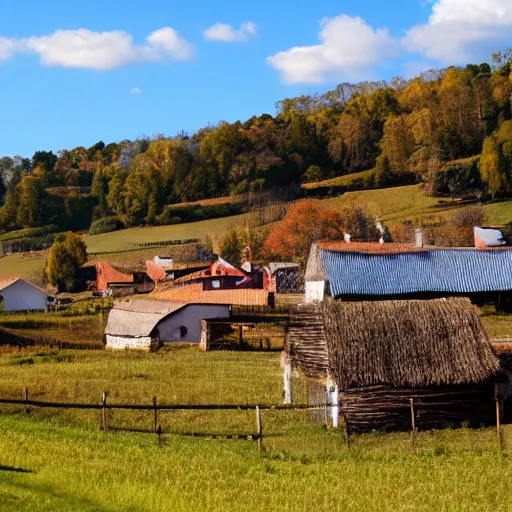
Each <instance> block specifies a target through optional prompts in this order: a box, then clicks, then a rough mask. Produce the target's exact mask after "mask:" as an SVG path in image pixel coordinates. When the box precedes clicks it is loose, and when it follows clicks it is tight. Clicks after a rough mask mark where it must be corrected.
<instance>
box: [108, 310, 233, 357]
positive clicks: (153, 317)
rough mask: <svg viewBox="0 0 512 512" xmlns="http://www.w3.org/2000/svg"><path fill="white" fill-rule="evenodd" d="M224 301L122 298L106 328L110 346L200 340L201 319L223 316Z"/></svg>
mask: <svg viewBox="0 0 512 512" xmlns="http://www.w3.org/2000/svg"><path fill="white" fill-rule="evenodd" d="M230 315H231V308H230V307H229V305H224V304H186V303H183V302H163V301H153V300H124V301H119V302H117V303H116V304H115V306H114V308H113V309H112V310H111V311H110V313H109V316H108V322H107V326H106V328H105V335H106V346H107V347H108V348H112V349H127V348H131V349H143V350H154V349H157V348H158V347H159V346H160V345H161V344H162V343H172V342H182V343H183V342H187V343H198V344H199V342H200V341H201V320H208V319H226V318H229V317H230Z"/></svg>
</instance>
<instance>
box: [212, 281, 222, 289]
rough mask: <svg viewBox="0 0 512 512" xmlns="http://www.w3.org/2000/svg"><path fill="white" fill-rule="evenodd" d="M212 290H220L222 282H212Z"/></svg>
mask: <svg viewBox="0 0 512 512" xmlns="http://www.w3.org/2000/svg"><path fill="white" fill-rule="evenodd" d="M212 288H214V289H216V290H218V289H219V288H220V281H219V280H218V279H215V280H214V281H212Z"/></svg>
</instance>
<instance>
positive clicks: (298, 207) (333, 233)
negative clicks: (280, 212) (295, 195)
mask: <svg viewBox="0 0 512 512" xmlns="http://www.w3.org/2000/svg"><path fill="white" fill-rule="evenodd" d="M343 234H344V230H343V222H342V217H341V215H340V214H339V213H337V212H335V211H333V210H329V209H327V208H324V207H322V206H321V204H320V203H319V202H318V201H313V200H304V201H299V202H297V203H295V204H293V205H292V206H290V208H289V209H288V212H287V214H286V216H285V218H284V219H283V220H282V221H281V222H280V223H279V224H278V226H276V227H275V228H274V229H273V230H272V232H271V233H270V234H269V236H268V238H267V240H266V241H265V245H264V249H265V250H266V251H267V252H268V253H269V254H271V255H275V256H277V257H279V258H283V259H286V260H290V259H293V258H306V257H307V255H308V253H309V249H310V247H311V244H312V243H313V242H315V241H317V240H322V239H326V240H341V239H343Z"/></svg>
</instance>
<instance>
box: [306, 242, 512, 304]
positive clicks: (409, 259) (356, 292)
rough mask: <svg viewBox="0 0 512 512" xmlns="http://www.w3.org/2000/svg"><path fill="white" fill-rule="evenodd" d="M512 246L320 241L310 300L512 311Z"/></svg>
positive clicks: (313, 254) (309, 274)
mask: <svg viewBox="0 0 512 512" xmlns="http://www.w3.org/2000/svg"><path fill="white" fill-rule="evenodd" d="M511 269H512V248H510V247H494V248H487V249H475V248H460V249H458V248H441V247H422V246H419V247H418V246H416V245H413V244H394V243H384V244H380V243H371V242H370V243H368V242H350V243H347V242H317V243H315V244H313V245H312V246H311V251H310V255H309V259H308V263H307V268H306V277H305V279H306V302H315V301H321V300H323V298H324V296H326V295H330V296H331V297H333V298H336V299H342V300H345V301H346V300H357V301H360V300H396V299H434V298H440V297H451V296H453V297H455V296H462V297H469V298H470V299H471V300H472V301H473V302H474V303H476V304H485V303H493V304H495V305H496V307H497V308H498V309H503V310H509V309H510V310H512V270H511Z"/></svg>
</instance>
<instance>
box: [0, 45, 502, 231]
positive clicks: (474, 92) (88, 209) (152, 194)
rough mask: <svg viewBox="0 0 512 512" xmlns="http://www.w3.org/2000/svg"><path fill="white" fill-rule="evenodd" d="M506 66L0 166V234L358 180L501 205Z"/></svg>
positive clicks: (131, 218)
mask: <svg viewBox="0 0 512 512" xmlns="http://www.w3.org/2000/svg"><path fill="white" fill-rule="evenodd" d="M511 60H512V52H511V51H508V52H506V53H505V54H504V55H501V54H499V53H498V54H495V55H494V56H493V64H492V66H491V65H489V64H480V65H473V64H471V65H468V66H467V67H466V68H455V67H451V68H448V69H443V70H433V71H430V72H428V73H424V74H422V75H420V76H418V77H416V78H414V79H412V80H409V81H406V80H404V79H401V78H395V79H393V80H392V82H391V83H386V82H364V83H360V84H356V85H351V84H341V85H339V86H338V87H337V88H336V89H335V90H333V91H329V92H326V93H325V94H322V95H315V96H300V97H298V98H292V99H285V100H283V101H280V102H279V103H278V104H277V113H276V115H275V116H271V115H268V114H263V115H261V116H259V117H252V118H251V119H249V120H247V121H244V122H242V121H237V122H235V123H232V124H230V123H227V122H221V123H220V124H218V125H217V126H208V127H206V128H203V129H200V130H199V131H198V132H197V133H195V134H193V135H190V136H189V135H188V134H186V133H180V134H178V135H176V136H174V137H164V136H160V135H159V136H154V137H152V138H140V139H137V140H135V141H128V140H125V141H122V142H120V143H110V144H105V143H104V142H102V141H100V142H98V143H97V144H94V145H93V146H91V147H90V148H85V147H77V148H74V149H70V150H62V151H59V152H58V153H57V154H54V153H52V152H51V151H43V150H42V151H37V152H36V153H35V154H34V155H33V156H32V158H22V157H19V156H16V157H14V158H10V157H3V158H1V159H0V175H1V178H2V185H1V190H0V192H1V194H0V195H1V196H2V198H3V201H4V205H3V206H2V208H1V209H0V228H2V229H7V230H13V229H21V228H34V227H40V226H47V225H56V226H57V227H58V228H59V229H73V230H78V229H86V228H89V226H90V224H91V222H93V221H96V222H98V221H99V222H100V229H101V226H102V225H103V224H104V225H105V229H110V228H112V227H115V226H118V227H119V226H137V225H145V224H168V223H171V222H175V221H176V218H175V217H176V214H175V212H174V209H173V208H166V206H168V205H174V204H176V203H181V202H186V201H196V200H199V199H204V198H214V197H220V196H227V195H240V194H245V193H247V192H260V191H264V190H277V189H282V188H283V187H287V188H289V187H290V185H291V184H295V185H299V184H304V183H307V182H319V181H322V180H327V179H329V180H330V179H332V178H336V177H340V176H345V175H349V174H353V173H358V172H361V171H367V172H366V173H363V174H362V175H360V177H361V179H360V180H359V181H357V188H379V187H383V186H392V185H398V184H405V183H414V182H420V181H421V182H423V183H424V188H425V190H426V191H428V192H429V193H431V194H433V195H438V196H443V195H449V196H460V195H468V194H471V195H476V196H477V197H479V198H483V199H487V198H488V199H492V198H497V197H504V196H508V195H511V193H512V111H511V94H512V74H511ZM296 190H298V187H297V188H296ZM221 205H222V207H223V208H226V204H225V203H222V204H221ZM235 210H236V209H235ZM232 213H239V212H238V211H233V212H232ZM105 217H108V219H106V220H101V219H103V218H105ZM178 221H179V219H178Z"/></svg>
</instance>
